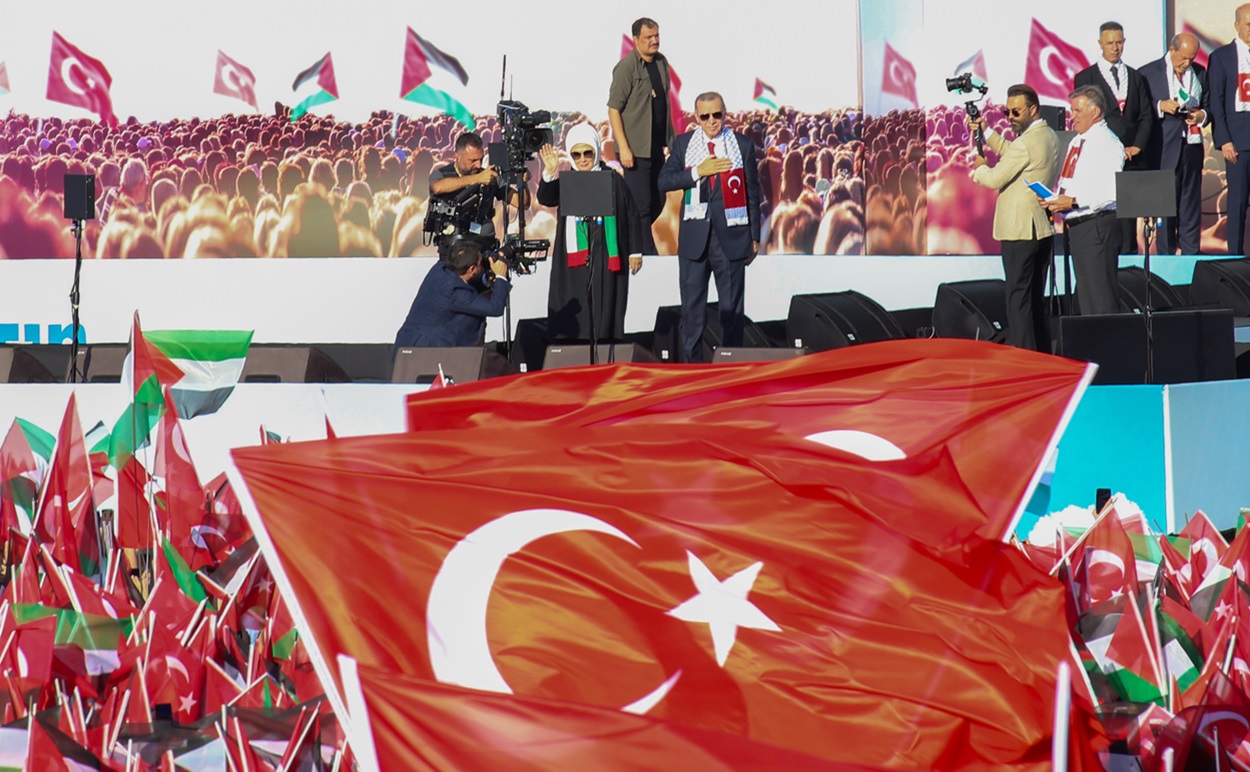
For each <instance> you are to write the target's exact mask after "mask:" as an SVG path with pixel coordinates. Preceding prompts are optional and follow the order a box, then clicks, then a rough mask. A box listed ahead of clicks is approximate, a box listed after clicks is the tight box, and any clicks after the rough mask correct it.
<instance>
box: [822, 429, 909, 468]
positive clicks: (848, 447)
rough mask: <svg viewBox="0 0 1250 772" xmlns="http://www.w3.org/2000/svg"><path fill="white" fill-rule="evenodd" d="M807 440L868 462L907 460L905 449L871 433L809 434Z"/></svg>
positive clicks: (851, 431)
mask: <svg viewBox="0 0 1250 772" xmlns="http://www.w3.org/2000/svg"><path fill="white" fill-rule="evenodd" d="M805 439H809V440H811V441H812V442H819V443H820V444H821V445H827V446H829V447H831V448H837V449H838V450H844V451H846V452H847V453H854V454H855V455H857V456H859V457H860V458H863V459H866V460H868V461H898V460H900V459H904V458H907V454H906V453H904V452H903V449H902V448H900V447H899V446H897V445H895V444H894V443H893V442H890V441H889V440H887V439H886V438H884V437H882V436H881V435H878V434H872V433H871V432H861V431H856V430H850V429H835V430H833V431H828V432H817V433H816V434H809V435H807V437H806V438H805Z"/></svg>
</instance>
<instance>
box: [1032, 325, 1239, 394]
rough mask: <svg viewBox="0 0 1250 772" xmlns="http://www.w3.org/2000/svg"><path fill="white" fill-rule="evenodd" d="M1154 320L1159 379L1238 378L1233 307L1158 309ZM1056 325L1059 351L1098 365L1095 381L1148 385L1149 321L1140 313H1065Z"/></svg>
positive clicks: (1157, 374) (1176, 381)
mask: <svg viewBox="0 0 1250 772" xmlns="http://www.w3.org/2000/svg"><path fill="white" fill-rule="evenodd" d="M1151 319H1152V327H1153V329H1154V382H1155V383H1160V384H1162V383H1193V382H1196V381H1220V380H1231V379H1233V378H1235V377H1236V365H1235V362H1234V359H1233V314H1232V312H1231V311H1229V310H1228V309H1224V308H1213V309H1189V310H1184V311H1157V312H1155V313H1154V314H1152V315H1151ZM1052 325H1053V328H1054V341H1055V353H1056V354H1058V355H1059V356H1064V357H1068V358H1069V359H1080V360H1082V361H1085V362H1096V363H1097V364H1098V373H1097V375H1095V377H1094V383H1095V384H1099V385H1106V384H1117V383H1119V384H1123V383H1145V381H1146V322H1145V318H1144V317H1143V316H1142V315H1141V314H1100V315H1091V316H1061V317H1057V318H1055V319H1053V320H1052Z"/></svg>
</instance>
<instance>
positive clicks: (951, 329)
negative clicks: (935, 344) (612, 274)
mask: <svg viewBox="0 0 1250 772" xmlns="http://www.w3.org/2000/svg"><path fill="white" fill-rule="evenodd" d="M933 334H934V335H936V336H937V337H939V338H968V339H970V340H988V341H993V342H995V343H1001V342H1002V341H1004V340H1006V339H1007V282H1005V281H1003V280H1002V279H979V280H976V281H956V282H949V283H947V284H939V285H938V289H937V297H936V298H935V299H934V301H933Z"/></svg>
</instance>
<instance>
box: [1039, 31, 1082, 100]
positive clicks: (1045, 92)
mask: <svg viewBox="0 0 1250 772" xmlns="http://www.w3.org/2000/svg"><path fill="white" fill-rule="evenodd" d="M1088 66H1089V60H1088V59H1086V58H1085V53H1084V52H1083V51H1081V49H1079V48H1077V47H1076V46H1074V45H1072V44H1070V43H1068V42H1067V41H1065V40H1064V39H1063V38H1061V37H1059V36H1058V35H1056V34H1055V33H1053V32H1051V31H1050V30H1048V29H1046V28H1045V27H1043V26H1042V24H1041V22H1039V21H1038V20H1037V19H1034V20H1033V26H1032V27H1031V28H1030V30H1029V54H1028V59H1027V60H1026V62H1025V66H1024V82H1025V83H1028V84H1029V85H1030V86H1033V87H1034V88H1035V89H1037V95H1038V96H1039V97H1041V98H1043V99H1046V98H1049V99H1056V100H1059V101H1061V102H1066V101H1067V99H1068V94H1071V93H1072V79H1073V78H1075V77H1076V74H1077V73H1078V72H1080V71H1081V70H1083V69H1085V68H1086V67H1088Z"/></svg>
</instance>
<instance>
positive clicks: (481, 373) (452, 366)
mask: <svg viewBox="0 0 1250 772" xmlns="http://www.w3.org/2000/svg"><path fill="white" fill-rule="evenodd" d="M440 365H441V366H442V369H443V375H444V376H446V377H448V378H450V379H451V380H452V381H454V382H455V383H468V382H469V381H480V380H484V379H486V378H496V377H498V376H501V375H512V374H513V373H515V372H516V368H514V367H513V366H512V363H511V362H509V361H508V360H507V359H506V358H505V357H504V356H503V355H502V354H500V353H499V352H498V351H496V350H495V348H494V347H493V346H428V347H425V346H423V347H415V348H401V349H399V350H398V351H396V352H395V369H394V370H393V371H392V374H391V382H392V383H433V382H434V378H435V377H436V376H437V375H438V370H439V366H440Z"/></svg>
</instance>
